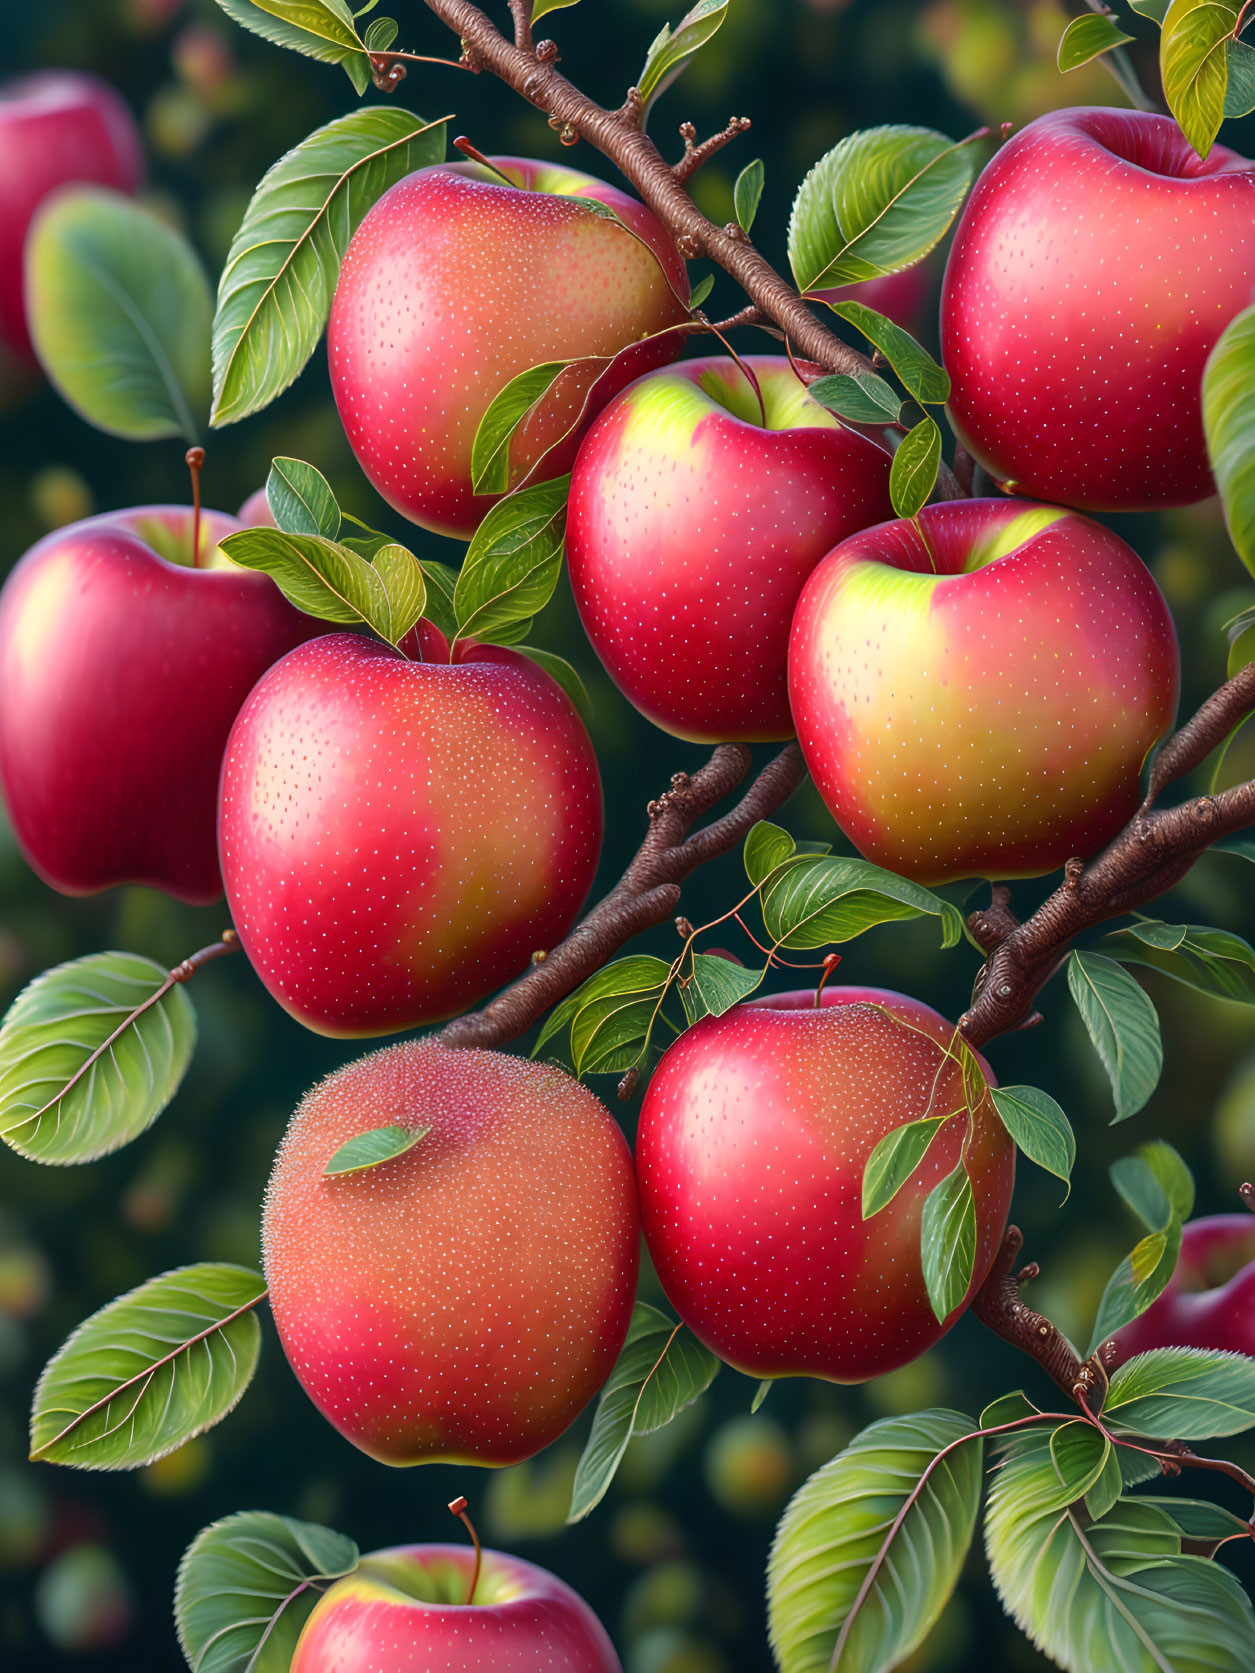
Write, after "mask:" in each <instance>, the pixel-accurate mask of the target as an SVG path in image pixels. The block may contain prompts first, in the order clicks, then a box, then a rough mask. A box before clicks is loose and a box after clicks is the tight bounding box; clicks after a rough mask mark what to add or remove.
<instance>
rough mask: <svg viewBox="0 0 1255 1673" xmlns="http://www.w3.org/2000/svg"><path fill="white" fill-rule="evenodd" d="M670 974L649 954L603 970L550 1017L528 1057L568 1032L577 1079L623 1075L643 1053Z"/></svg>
mask: <svg viewBox="0 0 1255 1673" xmlns="http://www.w3.org/2000/svg"><path fill="white" fill-rule="evenodd" d="M670 974H671V966H670V965H669V964H667V963H666V962H665V961H664V960H663V959H659V958H652V957H650V956H649V955H648V954H636V955H634V956H632V957H630V958H623V959H616V960H615V961H614V962H613V963H612V964H607V965H605V966H604V967H603V968H602V969H601V970H599V971H598V972H597V973H596V975H594V976H590V977H589V978H588V980H587V981H586V982H584V983H583V984H582V985H581V986H580V987H578V988H576V990H575V992H574V993H572V994H569V995H568V996H567V997H566V998H565V999H564V1000H563V1001H562V1003H561V1004H560V1005H556V1006H555V1007H554V1009H553V1010H552V1011H551V1012H550V1013H549V1015H548V1017H547V1018H546V1019H545V1023H544V1026H543V1027H542V1029H541V1031H540V1035H539V1038H538V1039H537V1041H536V1044H535V1046H534V1047H533V1049H532V1056H533V1057H536V1056H538V1055H539V1053H540V1051H541V1050H542V1048H543V1047H544V1046H545V1044H546V1043H547V1042H548V1041H549V1040H551V1039H553V1037H554V1036H555V1035H557V1034H560V1033H561V1032H562V1031H563V1030H564V1029H568V1028H569V1029H570V1031H571V1060H572V1063H573V1064H574V1066H575V1072H576V1074H577V1075H585V1074H610V1073H622V1071H623V1070H624V1069H627V1068H629V1067H630V1066H631V1065H632V1063H633V1062H635V1060H636V1059H637V1058H638V1057H639V1056H640V1054H641V1052H642V1051H643V1050H644V1048H645V1045H646V1043H647V1038H648V1031H649V1028H650V1025H651V1023H652V1020H653V1017H654V1013H655V1011H656V1010H657V1008H658V1005H659V1003H660V1001H661V1000H662V997H663V992H664V989H665V986H666V983H667V980H668V978H669V976H670Z"/></svg>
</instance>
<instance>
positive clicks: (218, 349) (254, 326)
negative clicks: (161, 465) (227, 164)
mask: <svg viewBox="0 0 1255 1673" xmlns="http://www.w3.org/2000/svg"><path fill="white" fill-rule="evenodd" d="M221 3H222V0H219V4H221ZM446 120H447V119H446ZM444 154H445V130H444V123H443V122H431V123H428V122H424V121H423V119H422V117H421V116H416V115H415V114H414V113H413V112H412V111H407V110H400V109H397V108H396V107H394V106H380V105H370V106H367V107H365V108H364V109H362V110H355V111H353V112H352V113H351V114H350V115H348V116H341V117H338V118H337V119H336V120H335V121H334V122H329V123H328V124H327V125H326V127H323V128H319V129H317V130H316V131H315V132H314V133H312V134H310V136H309V138H308V139H304V140H302V141H301V143H300V144H299V145H298V146H296V147H295V148H294V149H293V150H291V151H289V152H288V153H287V155H286V156H284V157H281V158H280V159H279V161H278V162H277V163H275V165H274V166H273V167H272V168H271V169H269V170H268V171H267V173H266V174H265V175H264V176H263V178H262V181H261V184H260V185H259V186H258V188H257V190H256V192H255V193H254V194H253V199H252V202H251V203H250V204H249V206H248V209H247V211H246V213H245V216H244V219H243V221H242V222H241V223H240V229H239V231H238V232H237V233H236V235H235V238H234V239H233V240H232V243H231V249H230V253H229V254H228V256H227V262H226V266H225V267H224V268H223V270H222V278H221V280H220V281H219V284H218V308H217V313H216V315H215V316H214V323H213V373H214V408H213V416H212V420H211V422H212V423H213V424H215V425H223V424H233V423H235V422H236V420H237V419H241V418H247V417H248V416H249V414H250V413H255V412H260V410H261V409H262V408H263V407H264V406H267V405H268V404H269V403H270V402H271V401H273V400H274V398H275V396H276V395H280V394H282V393H283V391H284V390H285V389H286V388H287V387H288V385H289V384H291V383H292V382H293V381H294V380H295V378H296V377H297V376H298V374H299V373H300V372H301V370H302V369H303V367H304V366H305V363H306V361H307V360H308V359H309V357H310V355H311V354H313V352H314V349H315V347H316V346H317V343H318V339H319V338H320V337H321V336H322V332H323V327H324V326H325V325H326V323H327V316H328V314H329V313H330V311H331V298H332V295H333V293H334V291H335V287H336V280H337V279H338V277H339V274H340V263H341V260H342V259H343V256H344V252H345V250H346V249H347V248H348V244H349V240H350V239H351V238H352V236H353V234H354V233H355V232H356V231H357V229H358V227H359V226H360V224H361V222H362V220H363V218H364V217H365V215H366V212H367V210H368V209H370V208H371V206H372V205H373V204H374V203H375V201H376V200H377V199H378V198H380V197H382V195H383V194H384V192H386V191H387V189H388V188H389V186H392V185H394V184H395V183H396V182H397V181H398V180H401V179H403V178H404V177H405V176H406V175H407V174H412V173H413V172H414V170H415V169H420V168H426V167H428V166H430V165H431V164H433V163H439V162H443V161H444Z"/></svg>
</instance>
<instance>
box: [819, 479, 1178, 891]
mask: <svg viewBox="0 0 1255 1673" xmlns="http://www.w3.org/2000/svg"><path fill="white" fill-rule="evenodd" d="M1178 685H1179V658H1178V653H1177V639H1176V630H1175V628H1174V627H1173V623H1172V617H1171V615H1170V614H1169V611H1168V607H1167V605H1166V604H1165V602H1164V600H1163V597H1162V595H1161V594H1160V592H1159V589H1158V588H1157V587H1156V585H1155V583H1154V581H1153V580H1152V579H1151V576H1150V574H1149V572H1148V571H1147V569H1146V567H1145V565H1144V564H1143V563H1142V561H1141V559H1140V558H1139V557H1138V556H1137V554H1136V552H1134V551H1133V550H1132V549H1131V548H1130V547H1128V546H1126V545H1125V544H1124V542H1123V541H1122V540H1120V539H1118V538H1117V537H1116V536H1115V535H1114V534H1112V533H1110V532H1109V531H1108V530H1107V529H1105V528H1102V527H1100V526H1099V524H1097V523H1092V522H1090V520H1089V519H1088V518H1086V517H1078V516H1076V515H1074V514H1072V513H1069V512H1065V511H1063V510H1061V509H1059V508H1058V507H1054V506H1041V505H1036V506H1035V505H1031V504H1028V503H1026V502H1024V501H1022V500H962V501H952V502H950V503H948V504H944V505H929V506H925V507H924V509H923V511H922V512H921V513H920V514H919V516H918V517H917V518H916V519H914V520H911V519H903V520H901V521H898V522H893V523H883V524H881V525H880V526H879V527H878V528H874V529H868V530H866V531H865V532H864V533H862V534H857V535H854V536H853V537H852V538H851V539H849V540H847V541H845V542H844V543H843V544H842V545H841V546H838V547H837V549H836V550H835V551H834V552H832V553H831V554H830V555H829V556H828V557H827V558H826V559H825V560H824V562H823V563H822V564H820V566H819V568H818V569H816V570H815V572H814V574H813V575H812V576H811V578H810V580H809V581H808V582H807V584H806V588H805V591H804V592H803V594H802V597H801V601H800V602H799V604H798V607H797V614H796V615H795V616H794V618H793V631H792V637H791V639H790V643H789V694H790V697H791V699H792V704H793V718H794V720H795V722H796V723H797V732H798V740H799V742H800V743H801V745H802V752H803V754H804V755H805V757H806V764H807V766H808V768H809V769H810V772H811V776H812V777H813V778H814V780H815V786H816V788H817V789H818V791H819V793H820V795H821V796H822V797H823V799H824V803H825V805H826V806H827V808H828V811H829V812H830V813H831V814H832V816H833V818H834V819H835V820H836V821H837V823H838V824H839V825H840V827H841V829H842V830H843V831H844V832H845V833H846V835H847V836H848V837H849V838H850V840H851V841H852V842H853V843H854V845H855V846H856V847H857V848H858V850H859V852H860V853H861V854H863V855H865V856H866V858H867V859H869V860H874V861H875V862H876V863H877V864H878V865H882V866H887V867H888V868H889V869H890V870H892V871H896V872H899V873H900V874H902V875H903V876H907V877H913V878H916V879H918V880H919V881H920V882H922V883H942V882H945V881H947V880H949V879H954V878H960V877H981V876H984V877H998V878H1010V877H1034V876H1039V875H1041V874H1042V873H1043V872H1047V871H1052V870H1053V869H1054V868H1055V867H1056V866H1061V865H1063V864H1064V862H1065V861H1066V860H1068V859H1070V858H1071V857H1072V856H1073V855H1074V854H1075V855H1081V856H1087V855H1089V854H1092V853H1094V852H1095V851H1096V850H1097V849H1098V848H1100V847H1101V846H1102V845H1103V843H1104V842H1106V841H1107V840H1108V838H1110V837H1112V836H1114V835H1115V833H1116V832H1117V831H1118V830H1119V829H1120V828H1121V827H1122V826H1123V825H1124V824H1125V822H1126V820H1128V818H1129V817H1130V816H1131V815H1132V813H1133V810H1134V809H1135V808H1136V806H1137V804H1138V801H1139V800H1140V797H1141V787H1140V774H1141V769H1142V763H1143V762H1144V760H1145V759H1146V755H1147V752H1148V751H1149V750H1150V748H1151V746H1152V745H1153V744H1154V743H1155V741H1156V740H1157V739H1158V738H1159V737H1160V736H1161V735H1162V734H1163V732H1165V731H1166V730H1167V728H1168V727H1169V726H1170V725H1171V723H1172V719H1173V716H1174V714H1175V712H1176V705H1177V692H1178Z"/></svg>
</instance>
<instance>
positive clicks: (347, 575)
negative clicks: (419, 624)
mask: <svg viewBox="0 0 1255 1673" xmlns="http://www.w3.org/2000/svg"><path fill="white" fill-rule="evenodd" d="M220 545H221V546H222V550H223V551H224V552H225V553H226V554H227V556H228V557H229V558H230V559H231V560H232V562H233V563H238V564H240V565H241V566H242V567H243V568H244V569H256V570H260V571H261V572H262V573H263V574H265V575H269V576H271V577H272V578H273V580H274V581H275V582H276V584H277V585H278V587H279V589H280V590H281V591H282V593H283V595H284V596H285V598H287V599H289V600H290V601H291V602H292V603H293V604H295V605H296V607H297V609H298V610H303V611H304V612H305V613H306V614H307V615H310V616H316V617H318V619H319V620H320V621H325V622H343V623H347V624H351V625H353V626H358V625H360V624H362V623H364V624H365V625H366V626H367V627H370V628H373V629H374V630H375V632H376V633H378V634H379V635H380V636H381V637H382V638H384V639H386V640H387V641H388V643H389V644H390V645H395V644H397V643H398V641H399V640H401V639H403V638H404V637H405V635H406V634H407V633H408V632H409V631H410V629H411V628H412V627H413V626H414V624H415V622H416V621H418V619H419V617H420V616H421V615H422V613H423V609H424V605H425V603H426V587H425V585H424V582H423V572H422V570H421V569H420V567H419V564H418V560H417V559H416V558H415V556H414V554H413V553H412V552H408V551H407V550H406V549H405V547H404V546H397V545H394V544H392V543H389V544H387V545H385V546H382V547H380V548H379V550H378V551H377V552H376V553H375V559H374V562H373V563H370V562H368V561H367V560H366V559H365V558H363V557H362V556H361V555H360V554H359V553H357V552H354V551H352V550H351V549H350V548H349V547H347V546H344V545H341V544H339V543H338V542H336V541H334V540H323V539H321V538H320V537H318V536H316V535H298V534H284V533H283V531H282V530H281V529H266V528H260V529H241V530H240V531H239V532H238V533H236V534H231V535H227V536H226V537H225V538H224V539H223V540H222V541H221V542H220Z"/></svg>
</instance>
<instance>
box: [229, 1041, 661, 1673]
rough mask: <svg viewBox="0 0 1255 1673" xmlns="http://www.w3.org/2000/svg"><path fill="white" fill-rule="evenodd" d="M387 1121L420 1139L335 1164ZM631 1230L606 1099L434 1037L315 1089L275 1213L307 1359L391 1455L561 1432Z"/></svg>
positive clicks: (412, 1459) (268, 1214)
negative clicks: (331, 1166)
mask: <svg viewBox="0 0 1255 1673" xmlns="http://www.w3.org/2000/svg"><path fill="white" fill-rule="evenodd" d="M389 1125H396V1126H400V1127H402V1128H404V1129H405V1130H406V1131H407V1132H409V1133H414V1134H417V1133H422V1134H423V1137H421V1138H419V1139H418V1141H417V1143H415V1144H414V1145H413V1147H412V1148H410V1149H408V1150H406V1151H405V1153H404V1154H401V1155H397V1156H396V1157H394V1158H393V1159H392V1160H390V1161H387V1162H383V1163H381V1164H380V1165H379V1166H377V1167H371V1168H367V1169H365V1170H364V1171H362V1172H360V1173H350V1174H343V1175H338V1176H328V1175H327V1174H326V1172H325V1169H326V1166H327V1164H328V1162H329V1161H330V1160H331V1158H332V1157H333V1156H334V1155H335V1154H336V1152H337V1151H338V1150H339V1149H340V1148H341V1146H343V1145H344V1144H346V1143H347V1142H348V1141H349V1140H351V1139H354V1138H356V1137H357V1136H358V1135H359V1134H361V1133H365V1132H369V1131H371V1130H373V1129H376V1128H379V1127H383V1126H389ZM638 1241H639V1221H638V1215H637V1203H636V1186H635V1182H634V1180H633V1176H632V1159H631V1155H630V1153H629V1151H628V1147H627V1142H626V1140H625V1139H624V1138H623V1135H622V1133H621V1132H620V1131H619V1129H618V1127H617V1126H616V1124H615V1123H614V1121H613V1120H612V1119H611V1116H610V1112H609V1111H608V1110H607V1109H606V1107H605V1105H604V1104H602V1103H601V1102H600V1100H598V1099H597V1098H595V1097H594V1096H593V1094H592V1093H591V1092H589V1091H588V1090H587V1088H585V1087H583V1086H581V1085H580V1084H579V1082H578V1081H575V1080H573V1079H572V1078H571V1077H570V1076H569V1075H567V1074H564V1073H563V1072H562V1071H561V1070H560V1069H555V1068H552V1067H550V1066H548V1065H545V1064H540V1063H531V1062H528V1061H526V1060H525V1059H523V1058H518V1057H510V1056H507V1055H505V1054H503V1053H499V1052H484V1051H463V1050H455V1049H450V1048H447V1047H444V1046H441V1045H439V1044H438V1043H436V1042H435V1041H433V1040H430V1039H428V1040H423V1041H418V1042H412V1043H406V1044H404V1045H398V1046H392V1047H389V1048H388V1049H386V1050H384V1051H381V1052H376V1053H374V1054H373V1055H371V1056H369V1057H365V1058H361V1059H360V1060H359V1061H358V1062H356V1063H351V1064H349V1065H348V1067H347V1068H344V1069H341V1070H339V1071H337V1073H335V1074H334V1075H331V1076H330V1077H329V1078H328V1079H327V1080H325V1081H323V1082H322V1083H321V1085H319V1086H317V1087H315V1088H314V1090H313V1091H312V1092H310V1093H309V1094H308V1095H307V1097H306V1098H305V1100H304V1102H303V1103H302V1104H301V1106H300V1108H299V1109H298V1110H297V1112H296V1114H295V1116H294V1117H293V1118H292V1121H291V1124H290V1125H289V1127H288V1131H287V1134H286V1136H285V1138H284V1140H283V1143H282V1145H281V1146H280V1149H279V1154H278V1157H277V1158H276V1161H275V1167H274V1172H273V1174H272V1175H271V1179H270V1185H269V1187H268V1189H267V1193H266V1206H265V1214H264V1218H263V1223H262V1243H263V1255H264V1261H265V1269H266V1280H267V1283H268V1284H269V1286H270V1305H271V1308H272V1310H273V1312H274V1318H275V1323H276V1325H277V1326H278V1330H279V1337H280V1340H281V1341H282V1343H283V1348H284V1351H285V1353H286V1354H287V1356H288V1359H289V1361H290V1363H291V1365H292V1368H293V1370H294V1371H295V1372H296V1374H297V1376H298V1377H299V1379H300V1381H301V1384H302V1386H303V1387H304V1388H305V1391H306V1393H307V1394H308V1395H309V1397H310V1398H311V1399H312V1400H313V1402H314V1404H315V1405H316V1406H317V1407H318V1409H319V1411H321V1412H322V1414H323V1415H324V1417H326V1418H327V1419H328V1421H329V1422H331V1423H333V1424H334V1425H335V1427H336V1428H337V1429H338V1430H339V1431H340V1433H341V1434H342V1435H345V1436H346V1437H347V1438H348V1439H349V1440H351V1441H352V1442H353V1443H354V1445H355V1446H359V1447H361V1449H362V1450H363V1451H364V1452H367V1453H369V1454H370V1455H371V1457H373V1458H378V1459H380V1460H382V1461H383V1462H384V1463H389V1464H419V1463H426V1462H430V1461H434V1460H438V1461H443V1462H447V1463H474V1464H488V1465H500V1464H514V1463H518V1462H519V1461H520V1460H522V1459H524V1458H530V1457H531V1456H532V1455H533V1454H534V1453H537V1452H539V1451H540V1450H541V1448H542V1447H546V1446H548V1445H549V1443H550V1442H551V1441H553V1440H556V1439H557V1437H558V1436H559V1435H560V1434H561V1433H562V1431H563V1430H564V1429H565V1428H566V1427H567V1425H568V1424H570V1423H571V1422H572V1421H573V1419H574V1418H575V1417H576V1416H577V1414H578V1413H579V1412H580V1411H581V1410H582V1409H583V1408H584V1406H586V1405H587V1403H588V1402H589V1401H590V1400H591V1399H592V1397H593V1395H594V1394H596V1392H597V1390H598V1389H599V1388H600V1387H601V1385H602V1383H603V1382H604V1381H605V1380H606V1378H607V1377H608V1376H609V1374H610V1371H611V1369H612V1367H613V1365H614V1362H615V1360H616V1359H617V1358H618V1355H619V1350H620V1349H621V1348H622V1346H623V1342H624V1338H625V1336H626V1335H627V1327H628V1321H629V1319H630V1317H631V1312H632V1303H633V1299H634V1296H635V1291H636V1272H637V1261H638ZM417 1665H418V1664H417V1663H416V1664H415V1666H416V1667H417ZM424 1665H425V1664H424Z"/></svg>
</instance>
